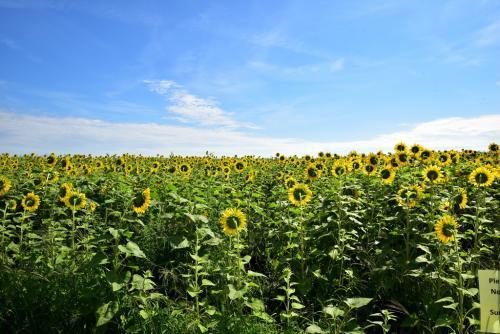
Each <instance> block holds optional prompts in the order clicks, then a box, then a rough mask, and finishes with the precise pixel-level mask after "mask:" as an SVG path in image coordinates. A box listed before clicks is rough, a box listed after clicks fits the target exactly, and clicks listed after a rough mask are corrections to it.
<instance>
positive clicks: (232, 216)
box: [220, 208, 247, 236]
mask: <svg viewBox="0 0 500 334" xmlns="http://www.w3.org/2000/svg"><path fill="white" fill-rule="evenodd" d="M220 224H221V225H222V228H223V230H224V233H226V234H227V235H230V236H232V235H236V234H238V233H239V232H240V231H241V230H244V229H245V227H246V225H247V218H246V216H245V214H244V213H243V212H242V211H241V210H240V209H233V208H229V209H226V210H224V212H223V213H222V216H221V217H220Z"/></svg>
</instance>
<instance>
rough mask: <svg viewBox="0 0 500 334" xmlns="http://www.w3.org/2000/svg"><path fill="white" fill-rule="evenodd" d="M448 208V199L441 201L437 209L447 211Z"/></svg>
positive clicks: (449, 205)
mask: <svg viewBox="0 0 500 334" xmlns="http://www.w3.org/2000/svg"><path fill="white" fill-rule="evenodd" d="M450 208H451V203H450V201H448V200H446V201H443V202H441V204H440V205H439V210H441V211H449V210H450Z"/></svg>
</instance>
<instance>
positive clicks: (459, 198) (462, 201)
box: [453, 188, 467, 211]
mask: <svg viewBox="0 0 500 334" xmlns="http://www.w3.org/2000/svg"><path fill="white" fill-rule="evenodd" d="M453 202H454V203H453V204H454V208H455V210H456V211H458V210H457V209H465V207H466V206H467V191H466V190H465V189H464V188H460V189H458V194H457V195H456V196H455V198H454V201H453Z"/></svg>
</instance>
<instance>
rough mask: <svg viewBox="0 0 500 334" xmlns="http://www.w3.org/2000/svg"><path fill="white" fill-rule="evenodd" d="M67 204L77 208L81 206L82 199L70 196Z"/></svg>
mask: <svg viewBox="0 0 500 334" xmlns="http://www.w3.org/2000/svg"><path fill="white" fill-rule="evenodd" d="M69 202H70V203H71V205H74V206H78V205H80V204H82V198H81V197H80V196H78V195H72V196H71V197H70V198H69Z"/></svg>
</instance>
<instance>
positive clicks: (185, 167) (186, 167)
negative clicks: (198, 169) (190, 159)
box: [181, 165, 189, 173]
mask: <svg viewBox="0 0 500 334" xmlns="http://www.w3.org/2000/svg"><path fill="white" fill-rule="evenodd" d="M188 169H189V168H188V166H186V165H182V166H181V172H183V173H185V172H187V171H188Z"/></svg>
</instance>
